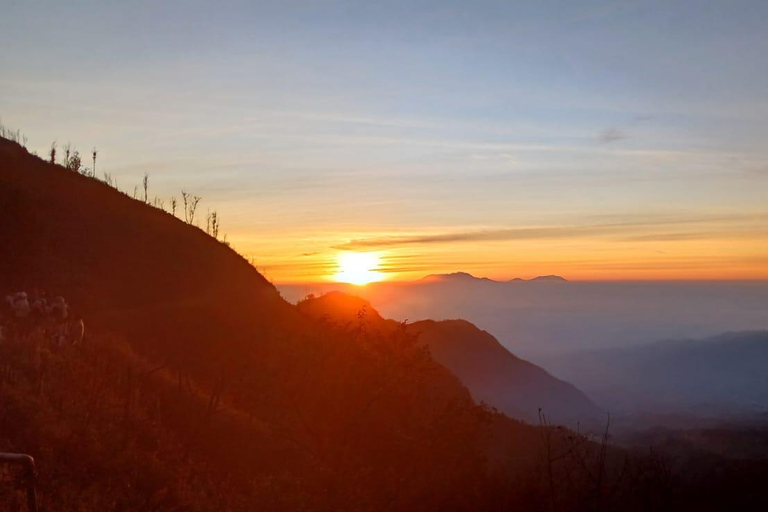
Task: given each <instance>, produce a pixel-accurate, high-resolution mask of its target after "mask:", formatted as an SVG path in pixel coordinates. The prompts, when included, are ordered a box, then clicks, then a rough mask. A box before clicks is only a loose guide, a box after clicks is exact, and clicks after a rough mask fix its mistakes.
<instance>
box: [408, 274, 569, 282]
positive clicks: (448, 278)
mask: <svg viewBox="0 0 768 512" xmlns="http://www.w3.org/2000/svg"><path fill="white" fill-rule="evenodd" d="M567 281H568V280H567V279H565V278H564V277H560V276H556V275H548V276H537V277H534V278H531V279H523V278H521V277H516V278H514V279H510V280H509V281H507V282H510V283H518V282H558V283H564V282H567ZM417 282H419V283H430V282H432V283H434V282H454V283H461V282H466V283H471V282H483V283H503V282H504V281H496V280H494V279H489V278H487V277H475V276H473V275H472V274H469V273H467V272H453V273H450V274H430V275H428V276H425V277H423V278H421V279H420V280H419V281H417Z"/></svg>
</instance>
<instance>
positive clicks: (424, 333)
mask: <svg viewBox="0 0 768 512" xmlns="http://www.w3.org/2000/svg"><path fill="white" fill-rule="evenodd" d="M297 307H298V309H299V311H302V312H304V313H306V314H308V315H309V316H311V317H315V318H321V317H327V318H329V319H334V320H336V321H339V322H342V323H346V322H351V323H352V324H357V325H360V326H363V327H364V326H371V327H373V328H378V329H385V330H386V329H390V330H392V329H396V328H398V326H400V325H401V324H399V323H398V322H395V321H393V320H385V319H383V318H382V317H381V315H379V313H378V312H377V311H376V310H375V309H373V308H372V307H371V305H370V303H368V302H367V301H366V300H364V299H361V298H359V297H353V296H350V295H346V294H343V293H340V292H331V293H328V294H326V295H323V296H321V297H317V298H312V299H309V300H305V301H302V302H300V303H299V304H298V306H297ZM403 328H404V329H406V331H407V332H411V333H414V334H415V335H417V336H418V339H419V342H420V343H422V344H424V345H426V346H427V347H429V351H430V354H431V355H432V357H433V358H434V359H435V360H436V361H438V362H439V363H440V364H442V365H444V366H445V367H446V368H448V369H449V370H451V371H452V372H453V373H454V374H455V375H457V376H458V377H459V378H460V379H461V381H462V382H463V383H464V384H465V385H466V386H467V387H468V388H469V390H470V391H471V393H472V396H473V397H474V398H475V400H478V401H483V402H485V403H487V404H489V405H492V406H494V407H496V408H498V409H499V410H500V411H502V412H504V413H505V414H508V415H509V416H511V417H513V418H518V419H522V420H525V421H528V422H534V423H535V422H537V421H538V412H539V409H540V408H541V409H542V410H543V411H544V412H545V413H546V414H547V415H549V416H550V417H551V418H552V419H553V420H554V421H556V422H557V421H559V422H564V423H573V424H575V423H576V422H578V421H582V422H583V421H588V422H592V421H593V420H596V419H598V418H600V416H601V413H600V410H599V409H598V407H597V406H596V405H595V404H594V403H593V402H592V401H591V400H590V399H589V398H587V396H586V395H584V393H582V392H581V391H579V390H578V389H576V388H575V387H574V386H572V385H571V384H568V383H567V382H563V381H561V380H559V379H556V378H554V377H552V376H551V375H550V374H548V373H547V372H546V371H545V370H543V369H542V368H540V367H538V366H536V365H534V364H532V363H530V362H528V361H525V360H523V359H520V358H518V357H516V356H515V355H513V354H512V353H510V352H509V351H508V350H507V349H505V348H504V347H503V346H502V345H501V344H500V343H499V342H498V341H497V340H496V338H494V337H493V336H492V335H490V334H489V333H487V332H485V331H482V330H480V329H478V328H477V327H475V326H474V325H472V324H471V323H469V322H467V321H465V320H443V321H440V322H436V321H433V320H424V321H420V322H416V323H413V324H406V325H405V326H403Z"/></svg>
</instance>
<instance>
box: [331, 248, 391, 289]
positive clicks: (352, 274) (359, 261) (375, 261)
mask: <svg viewBox="0 0 768 512" xmlns="http://www.w3.org/2000/svg"><path fill="white" fill-rule="evenodd" d="M380 261H381V257H380V256H379V254H377V253H373V252H343V253H340V254H339V256H338V272H336V274H334V275H333V279H334V281H338V282H341V283H350V284H356V285H365V284H368V283H373V282H376V281H381V280H382V279H384V274H383V273H381V272H380V271H379V270H378V269H379V264H380Z"/></svg>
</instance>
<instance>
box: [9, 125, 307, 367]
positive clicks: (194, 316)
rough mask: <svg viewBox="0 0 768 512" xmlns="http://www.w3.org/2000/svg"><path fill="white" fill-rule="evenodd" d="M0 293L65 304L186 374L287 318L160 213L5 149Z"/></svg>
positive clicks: (251, 277) (243, 265) (201, 237)
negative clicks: (178, 362) (178, 361)
mask: <svg viewBox="0 0 768 512" xmlns="http://www.w3.org/2000/svg"><path fill="white" fill-rule="evenodd" d="M0 170H1V171H2V172H0V204H2V205H3V214H2V215H0V240H2V242H0V243H2V246H0V250H1V251H2V254H3V257H2V258H0V290H27V291H28V292H32V291H33V290H35V289H40V290H44V291H46V292H47V293H48V294H50V295H63V296H65V297H67V299H68V300H69V301H70V302H71V304H72V305H73V307H74V308H76V309H77V310H78V311H80V312H81V313H82V314H83V315H84V316H85V317H86V318H88V319H90V325H89V328H90V329H93V328H96V329H104V330H105V331H107V332H109V333H110V334H120V335H124V336H125V337H127V338H129V339H131V342H132V343H133V344H134V346H137V345H139V344H141V345H142V346H141V349H142V350H145V351H147V352H150V351H151V352H153V353H155V356H157V357H160V358H164V359H165V358H169V359H170V358H178V357H179V356H180V354H184V356H185V358H186V359H187V361H186V362H185V364H187V365H193V364H195V365H197V366H198V367H199V368H198V369H200V370H201V369H202V366H204V365H202V360H204V359H211V358H216V357H218V356H220V355H221V352H220V351H219V350H218V346H219V345H220V344H224V343H225V344H227V345H229V346H230V347H235V346H240V347H241V348H242V347H243V346H244V345H246V344H247V343H250V342H251V341H252V338H254V337H258V336H263V333H264V332H265V330H266V329H265V322H269V324H270V325H274V324H275V323H276V322H282V321H284V320H287V319H289V318H290V317H291V315H292V311H291V308H290V307H289V305H288V304H286V303H285V302H284V301H283V300H281V299H280V297H279V295H278V293H277V292H276V290H275V288H274V287H273V286H272V285H271V284H270V283H269V282H267V281H266V280H265V279H264V278H263V277H262V276H261V275H260V274H259V273H258V272H257V271H256V270H255V269H254V268H253V267H252V266H251V265H249V264H248V262H246V261H245V260H244V259H243V258H241V257H240V256H239V255H237V253H235V252H234V251H232V250H231V249H230V248H229V247H227V246H226V245H224V244H222V243H217V242H215V241H214V240H213V239H212V238H211V237H210V236H208V235H206V234H205V233H204V232H203V231H201V230H200V229H197V228H194V227H192V226H189V225H187V224H185V223H184V222H182V221H181V220H179V219H177V218H175V217H173V216H172V215H170V214H169V213H166V212H163V211H161V210H159V209H156V208H152V207H149V206H146V205H143V204H142V203H141V202H139V201H136V200H134V199H131V198H130V197H128V196H126V195H124V194H121V193H120V192H118V191H117V190H114V189H112V188H111V187H109V186H107V185H105V184H104V183H101V182H99V181H97V180H94V179H89V178H86V177H84V176H81V175H79V174H78V173H75V172H66V171H65V170H64V169H63V168H62V167H60V166H57V165H50V164H48V163H45V162H43V161H42V160H40V159H38V158H34V157H32V156H31V155H29V154H27V153H26V152H25V151H24V150H23V149H22V148H20V147H19V146H18V145H16V144H12V143H10V142H8V141H5V140H0Z"/></svg>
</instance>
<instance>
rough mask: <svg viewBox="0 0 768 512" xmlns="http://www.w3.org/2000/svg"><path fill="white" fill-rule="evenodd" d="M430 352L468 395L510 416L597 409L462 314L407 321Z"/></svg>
mask: <svg viewBox="0 0 768 512" xmlns="http://www.w3.org/2000/svg"><path fill="white" fill-rule="evenodd" d="M409 329H411V330H413V331H414V332H417V333H418V334H419V339H420V341H421V342H422V343H425V344H426V345H427V346H428V347H429V350H430V353H431V354H432V357H434V358H435V360H436V361H438V362H440V364H442V365H444V366H445V367H446V368H448V369H449V370H451V371H452V372H453V373H455V374H456V375H457V376H458V377H459V378H460V379H461V381H462V382H464V384H466V385H467V387H469V389H470V390H471V392H472V396H473V397H474V398H475V399H476V400H481V401H483V402H486V403H488V404H490V405H493V406H494V407H497V408H498V409H499V410H501V411H502V412H504V413H505V414H508V415H509V416H511V417H513V418H519V419H523V420H525V421H528V422H535V421H537V418H538V410H539V408H541V409H542V410H543V411H544V412H546V414H548V415H549V416H550V417H551V418H552V420H553V421H555V422H563V423H568V424H575V423H576V422H589V423H592V422H594V421H599V420H600V419H602V418H601V416H602V415H601V412H600V409H599V408H598V407H597V406H596V405H595V404H594V403H593V402H592V401H591V400H590V399H589V398H588V397H587V396H586V395H585V394H584V393H582V392H581V391H579V390H578V389H576V388H575V387H574V386H573V385H572V384H569V383H567V382H564V381H562V380H559V379H556V378H555V377H553V376H552V375H550V374H549V373H547V372H546V371H545V370H544V369H542V368H541V367H539V366H536V365H535V364H533V363H530V362H528V361H526V360H524V359H520V358H519V357H516V356H515V355H514V354H512V353H511V352H509V351H508V350H507V349H506V348H504V347H503V346H502V345H501V343H499V342H498V340H497V339H496V338H494V337H493V336H492V335H491V334H489V333H487V332H486V331H482V330H480V329H478V328H477V327H475V326H474V325H473V324H471V323H469V322H467V321H466V320H443V321H440V322H436V321H434V320H423V321H421V322H416V323H414V324H412V325H410V326H409Z"/></svg>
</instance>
